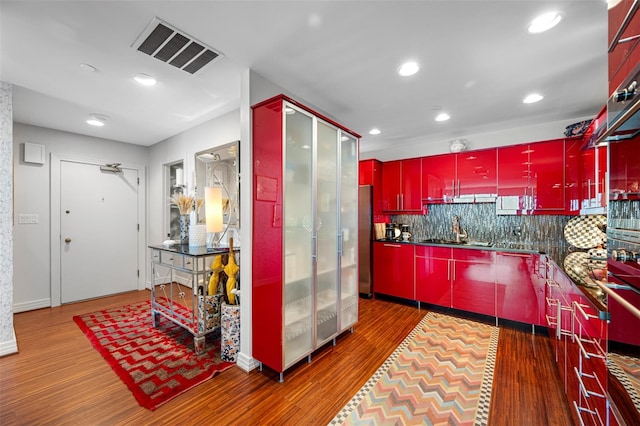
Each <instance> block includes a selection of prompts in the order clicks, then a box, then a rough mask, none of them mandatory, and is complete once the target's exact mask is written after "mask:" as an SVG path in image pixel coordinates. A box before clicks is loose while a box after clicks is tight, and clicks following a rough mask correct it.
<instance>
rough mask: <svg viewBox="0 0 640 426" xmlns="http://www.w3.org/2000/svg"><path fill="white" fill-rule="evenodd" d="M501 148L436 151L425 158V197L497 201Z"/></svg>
mask: <svg viewBox="0 0 640 426" xmlns="http://www.w3.org/2000/svg"><path fill="white" fill-rule="evenodd" d="M496 156H497V149H496V148H490V149H483V150H478V151H468V152H461V153H457V154H443V155H434V156H431V157H424V158H423V159H422V198H423V199H424V200H425V201H426V202H427V203H429V204H441V203H449V202H454V201H466V202H469V203H473V202H475V201H493V199H494V198H495V196H496V193H497V180H496V175H497V163H496V160H497V157H496Z"/></svg>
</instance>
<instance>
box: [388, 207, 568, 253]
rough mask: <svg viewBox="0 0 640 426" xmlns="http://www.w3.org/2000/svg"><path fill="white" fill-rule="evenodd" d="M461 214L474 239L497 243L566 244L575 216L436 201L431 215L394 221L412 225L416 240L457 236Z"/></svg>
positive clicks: (462, 222)
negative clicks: (567, 227)
mask: <svg viewBox="0 0 640 426" xmlns="http://www.w3.org/2000/svg"><path fill="white" fill-rule="evenodd" d="M454 215H458V217H459V218H460V224H461V225H462V228H463V229H464V230H466V231H467V234H468V235H469V239H470V240H475V241H490V242H493V243H496V242H500V243H517V244H544V245H558V246H564V245H566V244H567V243H566V240H565V238H564V227H565V225H566V224H567V222H568V221H569V219H571V216H562V215H548V216H547V215H544V216H502V215H496V205H495V204H493V203H478V204H432V205H430V206H429V214H428V215H395V216H391V222H394V223H401V224H405V225H409V226H410V229H411V232H412V234H413V240H414V241H419V240H421V239H425V238H444V239H453V238H455V234H454V233H453V229H452V222H453V216H454Z"/></svg>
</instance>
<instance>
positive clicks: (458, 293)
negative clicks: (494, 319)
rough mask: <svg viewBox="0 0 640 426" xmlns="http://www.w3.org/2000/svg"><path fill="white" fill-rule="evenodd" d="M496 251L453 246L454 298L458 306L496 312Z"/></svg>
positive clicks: (452, 275)
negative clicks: (454, 247) (455, 247)
mask: <svg viewBox="0 0 640 426" xmlns="http://www.w3.org/2000/svg"><path fill="white" fill-rule="evenodd" d="M494 257H495V254H494V252H492V251H483V250H469V249H453V259H454V260H453V261H452V265H451V299H452V306H453V308H455V309H461V310H464V311H468V312H475V313H478V314H484V315H491V316H495V315H496V293H495V289H496V286H495V265H494Z"/></svg>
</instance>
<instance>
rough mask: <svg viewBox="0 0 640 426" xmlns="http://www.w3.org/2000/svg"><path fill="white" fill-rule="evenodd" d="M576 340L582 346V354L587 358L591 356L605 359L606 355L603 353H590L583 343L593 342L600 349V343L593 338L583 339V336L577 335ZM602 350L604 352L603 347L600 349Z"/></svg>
mask: <svg viewBox="0 0 640 426" xmlns="http://www.w3.org/2000/svg"><path fill="white" fill-rule="evenodd" d="M576 342H577V343H578V346H580V352H582V355H583V356H584V357H585V358H586V359H590V358H591V357H593V358H600V359H604V358H605V357H604V356H603V355H601V354H596V353H590V352H587V350H586V349H585V348H584V345H583V344H582V343H583V342H586V343H593V344H594V345H596V346H597V347H598V349H600V347H599V346H598V344H597V343H596V342H594V341H592V340H583V339H582V338H581V337H579V336H576ZM600 352H602V349H600Z"/></svg>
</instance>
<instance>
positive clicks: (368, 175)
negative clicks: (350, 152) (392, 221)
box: [358, 160, 382, 215]
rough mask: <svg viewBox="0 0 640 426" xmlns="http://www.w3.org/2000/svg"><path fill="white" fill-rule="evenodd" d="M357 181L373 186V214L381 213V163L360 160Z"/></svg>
mask: <svg viewBox="0 0 640 426" xmlns="http://www.w3.org/2000/svg"><path fill="white" fill-rule="evenodd" d="M358 182H359V184H360V185H372V186H373V214H376V215H381V214H382V163H381V162H380V161H378V160H362V161H360V164H359V174H358Z"/></svg>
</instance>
